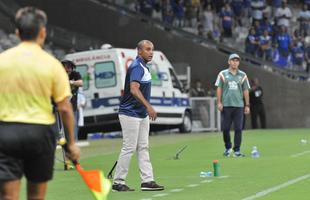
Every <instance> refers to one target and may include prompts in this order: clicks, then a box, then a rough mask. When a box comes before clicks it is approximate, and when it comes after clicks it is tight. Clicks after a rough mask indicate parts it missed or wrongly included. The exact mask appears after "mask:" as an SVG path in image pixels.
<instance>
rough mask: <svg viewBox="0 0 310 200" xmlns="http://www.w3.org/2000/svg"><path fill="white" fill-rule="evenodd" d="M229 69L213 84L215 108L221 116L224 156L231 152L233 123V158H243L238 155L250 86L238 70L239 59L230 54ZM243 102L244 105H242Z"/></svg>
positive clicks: (247, 111)
mask: <svg viewBox="0 0 310 200" xmlns="http://www.w3.org/2000/svg"><path fill="white" fill-rule="evenodd" d="M228 64H229V68H228V69H225V70H222V71H221V72H220V73H219V74H218V76H217V80H216V82H215V86H217V90H216V96H217V108H218V110H219V111H221V115H222V131H223V138H224V143H225V151H224V156H225V157H229V156H230V154H231V152H232V149H231V148H232V144H231V140H230V127H231V124H232V122H233V123H234V129H235V137H234V147H233V150H234V157H244V155H243V154H242V153H240V146H241V138H242V127H243V117H244V114H249V113H250V103H249V89H250V84H249V81H248V78H247V75H246V73H244V72H243V71H241V70H239V69H238V67H239V64H240V57H239V55H238V54H231V55H230V56H229V58H228ZM244 101H245V105H244Z"/></svg>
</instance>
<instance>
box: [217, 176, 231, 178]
mask: <svg viewBox="0 0 310 200" xmlns="http://www.w3.org/2000/svg"><path fill="white" fill-rule="evenodd" d="M228 177H229V176H220V177H219V178H228Z"/></svg>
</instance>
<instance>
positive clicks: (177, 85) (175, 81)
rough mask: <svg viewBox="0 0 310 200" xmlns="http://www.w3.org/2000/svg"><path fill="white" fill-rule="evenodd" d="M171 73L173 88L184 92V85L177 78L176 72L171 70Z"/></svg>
mask: <svg viewBox="0 0 310 200" xmlns="http://www.w3.org/2000/svg"><path fill="white" fill-rule="evenodd" d="M169 72H170V76H171V81H172V86H173V87H174V88H177V89H179V90H180V91H182V85H181V83H180V81H179V79H178V78H177V76H176V74H175V73H174V71H173V70H172V69H169Z"/></svg>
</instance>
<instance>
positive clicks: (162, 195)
mask: <svg viewBox="0 0 310 200" xmlns="http://www.w3.org/2000/svg"><path fill="white" fill-rule="evenodd" d="M167 195H168V193H160V194H155V195H153V197H164V196H167Z"/></svg>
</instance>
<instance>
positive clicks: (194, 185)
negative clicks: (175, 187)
mask: <svg viewBox="0 0 310 200" xmlns="http://www.w3.org/2000/svg"><path fill="white" fill-rule="evenodd" d="M197 186H199V184H189V185H187V187H197Z"/></svg>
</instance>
